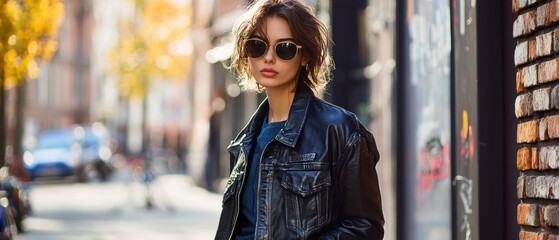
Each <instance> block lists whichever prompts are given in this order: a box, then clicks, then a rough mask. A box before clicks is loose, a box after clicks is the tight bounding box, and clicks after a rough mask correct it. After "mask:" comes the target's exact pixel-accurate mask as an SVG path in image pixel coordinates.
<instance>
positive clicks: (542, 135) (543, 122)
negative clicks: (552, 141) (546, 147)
mask: <svg viewBox="0 0 559 240" xmlns="http://www.w3.org/2000/svg"><path fill="white" fill-rule="evenodd" d="M538 126H539V129H538V135H539V139H540V141H545V140H547V139H549V135H548V134H547V118H542V119H540V124H538Z"/></svg>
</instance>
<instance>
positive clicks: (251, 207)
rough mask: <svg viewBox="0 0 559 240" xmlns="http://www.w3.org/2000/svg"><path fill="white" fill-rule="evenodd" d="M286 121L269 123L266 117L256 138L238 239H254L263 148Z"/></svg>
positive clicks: (242, 206) (248, 171) (242, 197)
mask: <svg viewBox="0 0 559 240" xmlns="http://www.w3.org/2000/svg"><path fill="white" fill-rule="evenodd" d="M284 124H285V121H282V122H273V123H268V118H265V119H264V123H263V124H262V128H261V129H260V134H259V135H258V138H257V139H256V146H255V148H254V152H253V153H252V155H251V158H250V160H249V162H248V164H249V165H248V170H247V173H246V174H247V176H246V178H245V184H244V187H243V191H242V193H241V216H240V217H241V219H240V228H239V230H238V231H237V234H236V235H235V239H236V240H249V239H250V240H252V239H254V230H255V228H256V194H257V191H258V189H257V188H258V173H259V172H260V171H259V170H260V169H259V167H258V163H259V162H260V156H261V155H262V150H264V148H265V147H266V145H267V144H268V143H269V142H270V141H272V140H273V139H274V138H275V137H276V135H277V134H278V132H279V131H280V130H281V128H282V127H283V125H284Z"/></svg>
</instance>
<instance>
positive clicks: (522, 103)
mask: <svg viewBox="0 0 559 240" xmlns="http://www.w3.org/2000/svg"><path fill="white" fill-rule="evenodd" d="M532 99H533V98H532V94H531V93H525V94H522V95H518V96H516V101H515V102H514V113H515V114H516V117H517V118H521V117H526V116H530V115H532V112H533V109H534V107H533V106H532Z"/></svg>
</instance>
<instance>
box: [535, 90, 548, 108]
mask: <svg viewBox="0 0 559 240" xmlns="http://www.w3.org/2000/svg"><path fill="white" fill-rule="evenodd" d="M550 93H551V88H541V89H537V90H535V91H534V93H533V94H532V97H533V98H532V106H533V107H534V112H539V111H546V110H549V109H550Z"/></svg>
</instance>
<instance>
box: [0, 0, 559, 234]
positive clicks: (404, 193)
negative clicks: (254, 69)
mask: <svg viewBox="0 0 559 240" xmlns="http://www.w3.org/2000/svg"><path fill="white" fill-rule="evenodd" d="M252 1H253V0H0V87H1V89H0V100H1V101H0V166H4V167H2V168H0V234H2V235H1V236H0V239H10V237H11V238H12V239H24V240H25V239H28V240H35V239H41V240H61V239H62V240H65V239H71V240H74V239H102V240H104V239H158V240H159V239H163V240H166V239H194V240H199V239H213V236H214V234H215V231H216V228H217V224H218V219H219V213H220V211H221V200H222V197H221V196H222V192H223V188H224V183H225V182H226V179H227V177H228V173H229V170H230V162H229V153H228V152H227V149H226V148H227V146H228V144H229V142H230V140H231V139H233V138H234V137H235V136H236V134H237V133H238V132H239V131H240V130H241V129H242V128H243V127H244V125H245V124H246V123H247V121H248V120H249V119H250V117H251V115H252V113H253V112H254V110H255V109H256V107H257V106H258V104H259V103H260V102H261V101H262V100H263V99H264V98H265V95H264V94H256V93H254V92H241V91H240V89H239V87H238V85H237V83H236V79H235V77H234V76H233V75H232V74H231V73H229V72H228V71H227V70H226V69H225V68H224V67H223V63H224V62H226V61H227V60H228V59H229V57H230V55H231V52H232V50H233V45H232V42H231V36H230V34H231V28H232V26H233V23H234V22H235V21H236V19H238V18H239V16H240V15H241V14H242V13H243V12H244V11H245V6H246V5H247V4H249V3H251V2H252ZM304 1H305V2H306V3H308V4H309V5H310V6H311V7H312V8H313V10H314V11H315V13H316V15H317V16H318V17H319V19H320V20H321V21H322V22H324V23H325V24H326V26H328V28H329V31H330V33H331V40H332V42H333V44H331V52H332V56H333V59H334V61H335V64H336V69H335V70H334V72H333V81H332V82H331V83H330V84H329V86H328V88H327V91H326V92H325V93H324V94H322V95H321V96H320V97H321V98H323V99H325V100H326V101H329V102H332V103H334V104H336V105H339V106H341V107H344V108H346V109H348V110H350V111H351V112H354V113H355V114H356V115H357V117H358V118H359V119H360V120H361V121H362V122H363V123H364V125H365V126H367V128H368V129H369V130H370V131H371V132H372V133H373V134H374V136H375V140H376V143H377V145H378V148H379V152H380V155H381V159H380V162H379V163H378V164H377V172H378V175H379V180H380V188H381V194H382V201H383V202H382V204H383V211H384V215H385V219H386V223H385V226H384V227H385V238H384V239H386V240H395V239H403V240H404V239H405V240H408V239H411V240H416V239H419V240H431V239H433V240H439V239H443V240H446V239H479V237H480V236H483V237H485V238H487V239H513V238H516V236H518V232H519V229H518V228H519V227H518V224H517V223H516V218H515V217H514V214H515V213H516V206H517V202H518V197H517V195H516V194H517V189H516V186H517V185H516V184H517V179H518V174H519V171H518V170H517V167H516V165H515V164H516V163H515V161H514V159H516V150H517V148H518V146H517V144H516V142H515V140H516V139H515V133H516V126H517V125H516V124H517V122H518V119H517V118H515V117H514V109H513V108H514V104H513V103H514V102H515V99H514V98H515V96H516V94H517V93H516V92H509V90H511V91H513V89H515V86H514V84H515V82H514V79H515V75H514V74H515V70H514V64H513V63H512V59H513V57H511V56H512V55H515V54H516V52H515V50H514V47H513V45H514V43H513V41H512V38H511V36H512V30H511V27H512V26H513V23H512V21H513V20H512V19H513V17H512V15H513V13H512V12H511V11H510V5H511V2H512V3H513V4H516V5H518V4H521V5H522V4H523V5H526V4H528V5H529V7H528V8H530V7H531V8H533V9H535V8H538V11H537V12H538V13H540V12H541V13H540V14H544V13H546V11H539V10H540V6H544V3H543V2H542V1H528V2H530V3H526V1H510V0H500V1H476V0H396V1H393V0H353V1H341V0H340V1H338V0H304ZM547 2H549V3H545V6H548V5H549V6H553V7H554V6H555V5H553V4H555V2H552V1H551V0H547ZM552 3H553V4H552ZM524 7H526V6H524ZM515 11H517V12H518V11H519V9H516V10H515ZM534 12H535V11H534ZM478 13H479V14H478ZM520 13H521V14H523V15H526V16H532V15H533V14H531V12H530V14H528V10H525V9H522V10H520ZM541 19H544V18H543V17H542V18H541ZM541 19H539V18H538V21H539V20H541ZM545 19H547V18H545ZM532 20H534V19H532ZM534 21H535V20H534ZM550 21H551V20H550ZM529 23H533V22H528V21H526V23H525V24H529ZM520 25H521V24H517V25H515V26H516V27H517V31H522V30H518V29H520V27H522V26H520ZM540 27H541V26H538V29H536V30H537V31H536V32H538V33H543V32H545V31H547V30H545V31H540V29H542V28H540ZM547 27H549V28H551V25H550V26H547ZM532 30H533V29H532ZM550 33H551V32H549V36H550V35H551V34H550ZM309 34H312V33H309ZM546 36H547V35H546ZM522 38H524V36H522ZM478 39H482V41H480V40H478ZM523 41H524V40H523ZM530 41H531V40H530ZM553 41H555V40H553ZM532 42H535V41H531V43H532ZM545 43H549V44H551V40H550V41H547V42H545ZM527 45H528V44H527V41H525V42H524V45H523V46H525V48H527V47H526V46H527ZM530 46H532V45H530ZM534 46H535V45H534ZM549 46H551V45H549ZM549 48H551V47H549ZM530 49H531V48H530ZM526 51H528V50H526ZM530 51H531V50H530ZM519 54H520V53H519ZM526 54H527V53H526ZM554 54H555V53H554ZM478 55H479V56H478ZM518 56H520V55H518ZM526 58H527V57H526ZM545 59H547V57H546V58H545ZM530 64H531V63H530ZM533 66H535V65H533ZM478 69H479V70H478ZM538 71H539V70H538ZM519 76H521V77H522V78H523V77H524V76H523V75H519ZM511 79H512V81H511ZM550 84H551V83H550ZM517 87H518V85H517ZM511 96H512V97H511ZM499 104H500V105H499ZM511 159H512V160H511ZM546 174H547V173H546ZM545 203H547V202H545ZM487 210H490V211H487ZM482 222H485V223H486V224H485V225H483V224H481V223H482ZM528 230H533V231H540V230H541V231H544V230H542V229H540V228H533V227H529V228H528ZM552 231H554V232H556V229H555V230H552ZM505 236H506V237H505ZM483 237H482V239H484V238H483Z"/></svg>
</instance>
